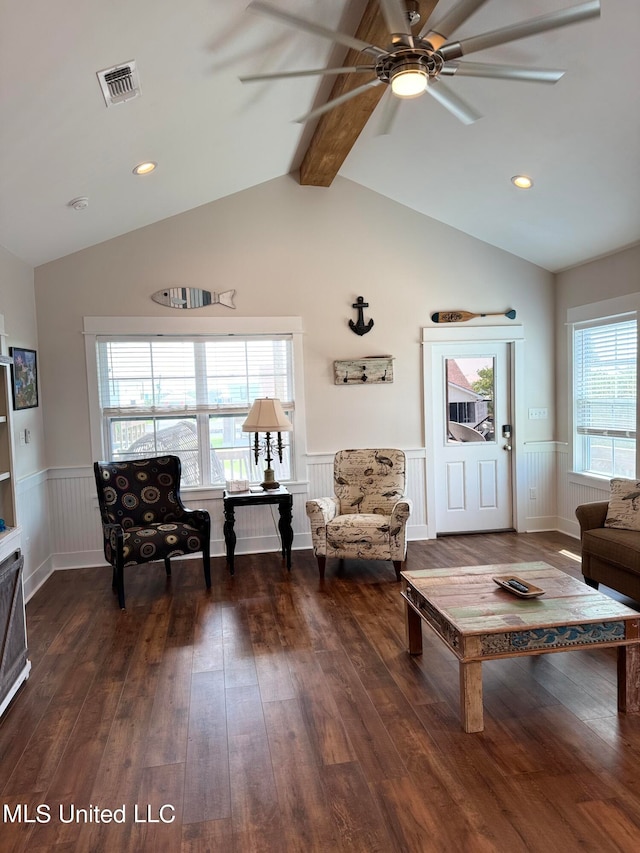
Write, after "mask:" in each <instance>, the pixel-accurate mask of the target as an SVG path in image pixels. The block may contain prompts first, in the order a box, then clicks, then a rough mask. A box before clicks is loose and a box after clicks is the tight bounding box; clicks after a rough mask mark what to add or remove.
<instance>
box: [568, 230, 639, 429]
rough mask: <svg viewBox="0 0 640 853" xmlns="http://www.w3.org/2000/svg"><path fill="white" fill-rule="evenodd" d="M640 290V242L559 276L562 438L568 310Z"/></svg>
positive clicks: (636, 292)
mask: <svg viewBox="0 0 640 853" xmlns="http://www.w3.org/2000/svg"><path fill="white" fill-rule="evenodd" d="M638 293H640V244H639V245H637V246H633V247H631V248H629V249H626V250H624V251H621V252H617V253H616V254H615V255H608V256H607V257H604V258H600V259H599V260H596V261H591V262H590V263H587V264H582V265H581V266H578V267H573V268H572V269H570V270H567V271H565V272H562V273H558V275H557V277H556V318H557V332H556V351H557V354H558V357H557V372H556V387H557V393H556V399H557V401H558V409H557V418H558V439H559V440H560V441H568V440H569V435H568V420H569V405H568V400H569V366H568V353H567V343H568V333H567V327H566V323H567V311H568V310H569V309H570V308H577V307H579V306H581V305H589V304H590V303H592V302H601V301H603V300H605V299H613V298H615V297H619V296H628V295H631V294H638Z"/></svg>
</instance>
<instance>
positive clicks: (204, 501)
mask: <svg viewBox="0 0 640 853" xmlns="http://www.w3.org/2000/svg"><path fill="white" fill-rule="evenodd" d="M524 450H525V452H524V461H525V465H524V466H523V468H524V472H523V475H524V476H525V478H526V495H527V496H528V498H527V501H526V507H525V510H526V511H525V518H526V532H536V531H542V530H561V531H562V532H564V533H568V534H569V535H570V536H575V537H579V529H578V524H577V521H576V520H575V508H576V506H578V504H580V503H584V502H586V501H594V500H603V499H606V497H607V495H608V484H607V486H606V487H605V488H604V489H598V488H595V487H592V486H589V485H583V484H579V483H575V482H572V481H570V479H569V473H570V472H569V454H568V449H567V447H566V445H564V444H562V443H558V442H553V441H548V442H531V443H527V444H525V445H524ZM405 453H406V455H407V494H408V496H409V497H410V498H411V500H412V502H413V512H412V514H411V517H410V519H409V524H408V526H407V536H408V539H409V540H421V539H428V532H427V530H428V527H427V521H428V508H427V503H426V493H427V489H426V450H425V448H418V449H415V450H405ZM333 457H334V454H333V453H316V454H308V455H307V456H306V457H305V461H306V465H307V477H306V479H304V478H303V479H302V480H301V481H300V482H297V483H294V484H292V485H291V487H290V491H291V492H292V493H293V496H294V498H293V531H294V541H293V548H294V550H295V549H301V548H311V536H310V532H309V524H308V519H307V516H306V513H305V502H306V500H307V499H308V498H310V497H322V496H326V495H332V494H333ZM532 489H533V490H534V491H533V492H532V491H531V490H532ZM16 491H17V500H18V515H19V518H20V525H21V529H22V548H23V551H24V555H25V598H26V599H28V598H30V597H31V596H32V595H33V593H34V592H35V591H36V590H37V589H38V588H39V587H40V586H41V585H42V583H44V581H45V580H46V579H47V578H48V577H49V575H50V574H51V572H52V571H54V570H56V569H73V568H79V567H85V566H104V565H106V563H105V560H104V556H103V552H102V531H101V526H100V517H99V513H98V500H97V497H96V491H95V482H94V477H93V468H92V466H90V465H87V466H81V467H75V468H54V469H49V470H48V471H42V472H39V473H37V474H34V475H31V476H29V477H26V478H23V479H22V480H21V481H19V482H18V483H17V489H16ZM183 497H184V500H185V503H186V504H187V506H191V507H203V508H204V509H207V510H208V511H209V513H210V514H211V554H212V556H214V557H220V556H223V555H224V553H225V547H224V534H223V525H224V514H223V508H222V490H219V489H217V490H208V491H206V492H204V491H203V492H200V493H199V492H195V493H190V492H185V493H184V494H183ZM277 522H278V511H277V508H276V507H275V506H265V507H243V508H241V509H240V510H238V511H237V512H236V523H235V531H236V536H237V544H236V553H237V554H250V553H260V552H268V551H276V552H279V551H280V547H281V546H280V540H279V535H278V529H277Z"/></svg>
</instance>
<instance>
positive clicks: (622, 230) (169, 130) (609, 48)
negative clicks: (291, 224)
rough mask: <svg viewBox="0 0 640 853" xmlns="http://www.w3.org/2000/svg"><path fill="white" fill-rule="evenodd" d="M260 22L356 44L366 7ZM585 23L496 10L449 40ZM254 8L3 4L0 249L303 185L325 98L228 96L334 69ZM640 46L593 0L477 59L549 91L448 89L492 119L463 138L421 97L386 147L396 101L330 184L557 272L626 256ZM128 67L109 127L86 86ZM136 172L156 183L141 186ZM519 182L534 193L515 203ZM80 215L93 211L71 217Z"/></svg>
mask: <svg viewBox="0 0 640 853" xmlns="http://www.w3.org/2000/svg"><path fill="white" fill-rule="evenodd" d="M271 2H272V4H273V5H279V6H280V7H282V8H284V9H287V10H288V11H290V12H293V13H295V14H297V15H300V16H302V17H306V18H308V19H312V20H316V21H318V22H321V23H322V24H323V25H324V26H327V27H330V28H334V29H343V30H345V31H350V32H354V31H355V28H356V26H357V23H358V21H359V16H360V13H361V11H362V9H363V7H364V5H365V4H364V0H352V2H348V0H322V3H318V2H317V0H271ZM451 4H452V0H440V4H439V6H438V15H440V12H441V11H443V10H444V9H445V8H446V7H449V6H450V5H451ZM576 4H577V0H488V2H487V3H486V5H485V6H484V7H483V8H481V9H480V10H479V11H478V12H477V13H476V14H475V15H474V16H473V17H472V18H471V19H470V20H469V21H467V23H466V24H465V25H464V26H463V27H462V28H461V29H460V31H459V32H458V33H456V36H457V37H464V36H465V35H475V34H478V33H482V32H486V31H488V30H491V29H494V28H496V27H500V26H505V25H507V24H510V23H515V22H519V21H522V20H527V19H529V18H532V17H536V16H538V15H540V14H544V13H547V12H550V11H553V10H556V9H560V8H564V7H566V6H571V5H576ZM246 6H247V0H189V2H182V3H176V2H173V0H172V2H169V0H135V2H131V0H108V2H102V3H97V2H95V0H56V2H55V3H52V2H50V0H31V2H15V0H0V245H2V246H4V247H5V248H6V249H8V250H9V251H10V252H11V253H13V254H14V255H16V256H17V257H19V258H22V259H23V260H24V261H26V262H28V263H30V264H32V265H34V266H38V265H40V264H42V263H45V262H47V261H49V260H53V259H55V258H58V257H61V256H63V255H66V254H69V253H71V252H75V251H77V250H79V249H82V248H85V247H87V246H91V245H93V244H95V243H98V242H101V241H103V240H107V239H110V238H112V237H115V236H117V235H119V234H123V233H125V232H127V231H131V230H132V229H135V228H139V227H141V226H144V225H148V224H150V223H152V222H155V221H158V220H160V219H164V218H166V217H168V216H172V215H174V214H177V213H180V212H182V211H185V210H189V209H190V208H193V207H196V206H198V205H201V204H206V203H208V202H211V201H214V200H215V199H218V198H221V197H223V196H226V195H229V194H231V193H235V192H238V191H240V190H243V189H246V188H248V187H251V186H253V185H255V184H259V183H262V182H264V181H268V180H271V179H273V178H276V177H278V176H280V175H284V174H287V173H288V172H290V171H291V170H292V169H295V167H296V166H297V164H298V162H299V160H300V156H301V153H302V151H303V150H304V146H305V141H307V140H308V138H309V133H310V130H311V129H310V128H308V127H307V128H304V127H301V126H300V125H298V124H296V123H295V122H293V121H292V120H293V119H295V118H297V117H298V116H300V115H301V114H303V113H305V112H307V111H308V110H309V109H310V108H311V107H312V106H313V105H314V104H316V103H318V100H319V99H320V98H321V97H322V93H323V89H322V84H321V83H319V78H302V79H299V80H283V81H276V82H270V83H253V84H244V85H243V84H241V83H240V82H239V81H238V79H237V78H238V76H239V75H240V74H242V73H250V72H255V73H259V72H267V71H276V70H284V69H286V70H291V69H302V68H314V67H321V66H322V67H324V66H325V65H326V64H335V63H336V61H337V62H339V61H340V58H341V57H340V52H339V51H336V49H335V47H333V46H332V45H331V43H330V42H328V41H326V40H324V39H322V38H318V37H316V36H313V35H310V34H308V33H304V32H300V31H297V30H294V29H291V28H289V27H287V26H285V25H284V24H281V23H278V22H276V21H272V20H269V19H266V18H264V17H262V16H259V15H257V14H255V13H254V14H252V13H248V12H247V11H246ZM639 35H640V2H638V0H602V16H601V17H600V19H594V20H591V21H587V22H584V23H580V24H577V25H575V26H572V27H567V28H563V29H561V30H556V31H553V32H551V33H547V34H544V35H539V36H534V37H531V38H527V39H523V40H520V41H518V42H514V43H512V44H510V45H506V46H503V47H501V48H496V49H493V50H490V51H485V52H483V53H478V54H474V55H473V57H472V58H473V59H474V60H478V61H496V62H506V63H513V64H522V65H532V66H544V67H552V68H554V67H555V68H566V69H567V73H566V74H565V75H564V77H563V78H562V79H561V80H560V82H558V83H557V84H556V85H555V86H548V85H540V84H531V83H517V82H505V81H500V80H489V79H484V80H482V79H472V78H455V79H451V78H450V79H449V80H448V81H447V82H448V85H449V86H450V88H452V89H454V90H455V91H456V93H457V94H459V95H460V96H462V97H463V98H464V99H465V100H467V101H468V102H470V103H472V104H473V105H474V106H475V107H476V108H477V109H478V110H479V111H480V112H481V113H482V115H483V118H482V119H481V120H480V121H478V122H476V123H475V124H474V125H471V126H465V125H463V124H461V123H460V122H458V121H457V120H456V119H455V118H453V117H452V116H451V115H450V114H449V113H448V112H447V111H446V110H444V109H443V107H441V106H440V104H438V103H437V102H436V101H434V100H433V99H431V98H430V97H429V96H428V95H425V96H423V97H422V98H420V99H416V100H412V101H407V102H404V103H402V104H401V105H400V109H399V110H398V116H397V120H396V122H395V124H394V127H393V130H392V132H391V134H389V135H379V134H378V133H377V130H376V127H377V126H379V119H380V110H381V108H382V107H383V104H384V100H385V99H386V98H389V97H391V95H390V93H387V94H386V95H385V98H383V102H382V103H381V105H380V107H379V108H378V111H377V112H376V114H374V116H373V117H372V119H371V120H370V122H369V124H368V125H367V127H366V128H365V130H364V132H363V134H362V135H361V137H360V139H359V140H358V142H357V143H356V145H355V147H354V149H353V150H352V152H351V154H350V155H349V156H348V158H347V160H346V162H345V164H344V165H343V167H342V169H341V171H340V175H342V176H343V177H345V178H348V179H350V180H352V181H356V182H357V183H359V184H362V185H363V186H365V187H368V188H370V189H372V190H374V191H376V192H378V193H381V194H382V195H385V196H388V197H389V198H392V199H394V200H395V201H397V202H400V203H401V204H405V205H407V206H408V207H411V208H413V209H415V210H417V211H420V212H421V213H424V214H426V215H428V216H431V217H434V218H435V219H438V220H441V221H442V222H445V223H447V224H448V225H451V226H453V227H454V228H457V229H460V230H462V231H465V232H467V233H468V234H471V235H473V236H475V237H477V238H479V239H480V240H484V241H486V242H487V243H490V244H492V245H495V246H498V247H500V248H502V249H505V250H507V251H509V252H512V253H513V254H515V255H518V256H520V257H523V258H525V259H527V260H529V261H532V262H534V263H536V264H539V265H540V266H542V267H544V268H546V269H549V270H552V271H558V270H560V269H563V268H566V267H568V266H573V265H575V264H578V263H581V262H584V261H587V260H590V259H592V258H594V257H598V256H600V255H603V254H606V253H609V252H613V251H616V250H617V249H620V248H622V247H624V246H628V245H630V244H633V243H635V242H637V241H638V240H639V239H640V189H639V188H640V180H639V179H640V174H639V171H640V170H639V163H640V107H639V102H638V95H637V91H638V80H639V79H640V52H639V51H638V47H637V44H638V36H639ZM134 59H135V60H136V62H137V65H138V69H139V73H140V80H141V89H142V96H141V97H140V98H137V99H135V100H132V101H130V102H128V103H126V104H122V105H118V106H115V107H112V108H110V109H107V108H106V107H105V103H104V100H103V97H102V94H101V91H100V87H99V84H98V81H97V78H96V72H97V71H99V70H101V69H104V68H108V67H111V66H113V65H117V64H121V63H124V62H127V61H130V60H134ZM147 159H152V160H156V161H158V163H159V167H158V169H157V170H156V172H155V173H154V174H153V175H150V176H147V177H145V178H143V177H136V176H134V175H133V174H132V171H131V170H132V168H133V166H134V165H135V164H136V163H138V162H140V161H142V160H147ZM519 172H524V173H527V174H530V175H532V176H533V178H534V180H535V187H534V189H532V190H530V191H528V192H523V191H518V190H516V189H515V188H514V187H513V185H512V184H511V183H510V180H509V179H510V177H511V176H512V175H514V174H516V173H519ZM315 191H317V192H318V193H321V192H331V190H330V189H328V190H327V189H320V188H319V189H317V190H315ZM77 196H88V197H89V200H90V201H89V207H88V208H87V209H86V210H84V211H75V210H73V209H71V208H70V207H69V206H68V202H69V201H70V200H71V199H73V198H75V197H77Z"/></svg>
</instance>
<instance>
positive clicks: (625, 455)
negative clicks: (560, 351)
mask: <svg viewBox="0 0 640 853" xmlns="http://www.w3.org/2000/svg"><path fill="white" fill-rule="evenodd" d="M637 348H638V331H637V321H636V320H635V319H625V320H621V321H615V322H614V321H601V322H594V323H588V324H584V325H581V324H577V325H576V326H575V327H574V334H573V391H574V456H575V458H574V466H575V470H576V471H582V472H584V473H589V474H598V475H601V476H608V477H635V471H636V410H637V409H636V397H637V361H638V353H637Z"/></svg>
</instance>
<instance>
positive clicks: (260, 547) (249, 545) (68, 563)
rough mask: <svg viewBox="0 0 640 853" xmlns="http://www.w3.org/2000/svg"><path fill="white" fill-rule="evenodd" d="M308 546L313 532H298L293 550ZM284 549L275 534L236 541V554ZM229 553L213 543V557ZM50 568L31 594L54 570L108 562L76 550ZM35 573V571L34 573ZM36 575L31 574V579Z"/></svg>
mask: <svg viewBox="0 0 640 853" xmlns="http://www.w3.org/2000/svg"><path fill="white" fill-rule="evenodd" d="M307 548H311V534H310V533H298V534H296V535H295V538H294V540H293V545H292V550H293V551H301V550H304V549H307ZM281 550H282V545H281V544H280V539H279V538H278V537H277V536H275V535H273V536H254V537H250V536H249V537H243V538H242V539H240V538H239V539H238V541H237V543H236V549H235V553H236V554H266V553H269V552H271V551H275V552H278V553H279V552H280V551H281ZM226 553H227V549H226V547H225V544H224V540H223V539H216V540H214V541H213V542H212V543H211V556H212V557H224V556H225V555H226ZM180 559H181V560H199V559H202V557H201V555H200V553H198V554H193V555H188V556H185V557H180ZM49 562H50V566H51V567H50V570H49V571H48V573H47V574H46V577H43V578H42V579H41V580H40V582H39V583H38V584H37V586H36V587H35V588H34V589H32V590H31V591H30V593H29V596H31V595H33V593H34V592H35V591H36V589H38V588H39V587H40V586H42V584H43V583H44V581H45V580H46V579H47V578H48V577H49V575H50V574H51V573H52V572H58V571H67V570H69V569H93V568H98V567H100V568H106V567H107V566H108V563H107V562H106V560H105V558H104V554H103V553H102V551H74V552H73V553H69V554H53V555H52V556H51V557H50V560H49ZM34 574H35V573H34ZM32 577H34V575H31V576H30V578H29V580H30V579H31V578H32Z"/></svg>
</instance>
